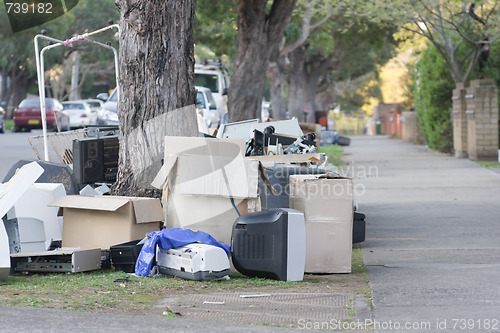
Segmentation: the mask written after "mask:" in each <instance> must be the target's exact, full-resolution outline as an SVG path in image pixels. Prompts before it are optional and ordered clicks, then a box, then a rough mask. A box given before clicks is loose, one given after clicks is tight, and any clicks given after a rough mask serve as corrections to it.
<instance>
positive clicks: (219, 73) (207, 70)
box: [194, 64, 229, 115]
mask: <svg viewBox="0 0 500 333" xmlns="http://www.w3.org/2000/svg"><path fill="white" fill-rule="evenodd" d="M194 85H195V86H199V87H207V88H208V89H210V90H211V91H212V95H213V97H214V99H215V103H216V104H217V109H218V110H219V113H220V114H221V115H223V114H224V113H226V112H227V91H228V88H229V77H228V76H227V74H226V72H225V71H223V70H222V69H221V67H220V66H218V65H199V64H196V65H195V66H194Z"/></svg>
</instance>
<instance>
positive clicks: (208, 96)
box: [195, 87, 221, 128]
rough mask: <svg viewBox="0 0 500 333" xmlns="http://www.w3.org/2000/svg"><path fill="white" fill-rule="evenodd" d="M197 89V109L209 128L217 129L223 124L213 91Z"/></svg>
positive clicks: (203, 88)
mask: <svg viewBox="0 0 500 333" xmlns="http://www.w3.org/2000/svg"><path fill="white" fill-rule="evenodd" d="M195 88H196V109H197V110H198V113H199V114H200V115H202V116H203V118H205V121H206V122H207V126H208V127H212V128H217V127H219V125H220V122H221V114H220V110H219V109H218V108H217V104H216V103H215V99H214V97H213V95H212V91H211V90H210V89H208V88H206V87H195Z"/></svg>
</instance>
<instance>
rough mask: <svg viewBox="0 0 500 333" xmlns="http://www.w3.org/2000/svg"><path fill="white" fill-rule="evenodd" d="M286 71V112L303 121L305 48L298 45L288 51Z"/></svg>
mask: <svg viewBox="0 0 500 333" xmlns="http://www.w3.org/2000/svg"><path fill="white" fill-rule="evenodd" d="M289 58H290V68H291V70H290V71H289V73H288V112H289V115H290V118H292V117H296V118H297V119H298V120H299V121H304V109H305V100H306V98H307V96H306V87H307V70H306V67H305V65H306V48H305V47H304V46H300V47H298V48H296V49H295V50H293V51H292V52H291V53H290V56H289Z"/></svg>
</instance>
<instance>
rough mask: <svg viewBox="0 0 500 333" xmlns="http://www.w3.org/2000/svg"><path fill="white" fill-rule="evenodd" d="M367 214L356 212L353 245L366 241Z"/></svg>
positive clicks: (353, 226)
mask: <svg viewBox="0 0 500 333" xmlns="http://www.w3.org/2000/svg"><path fill="white" fill-rule="evenodd" d="M365 217H366V216H365V214H362V213H358V212H354V216H353V220H352V222H353V225H352V243H353V244H356V243H361V242H364V241H365V229H366V221H365Z"/></svg>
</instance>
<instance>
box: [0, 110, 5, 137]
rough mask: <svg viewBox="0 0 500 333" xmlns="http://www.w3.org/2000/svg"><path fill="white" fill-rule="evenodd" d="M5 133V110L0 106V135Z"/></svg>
mask: <svg viewBox="0 0 500 333" xmlns="http://www.w3.org/2000/svg"><path fill="white" fill-rule="evenodd" d="M4 132H5V110H4V109H3V107H1V106H0V133H4Z"/></svg>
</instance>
